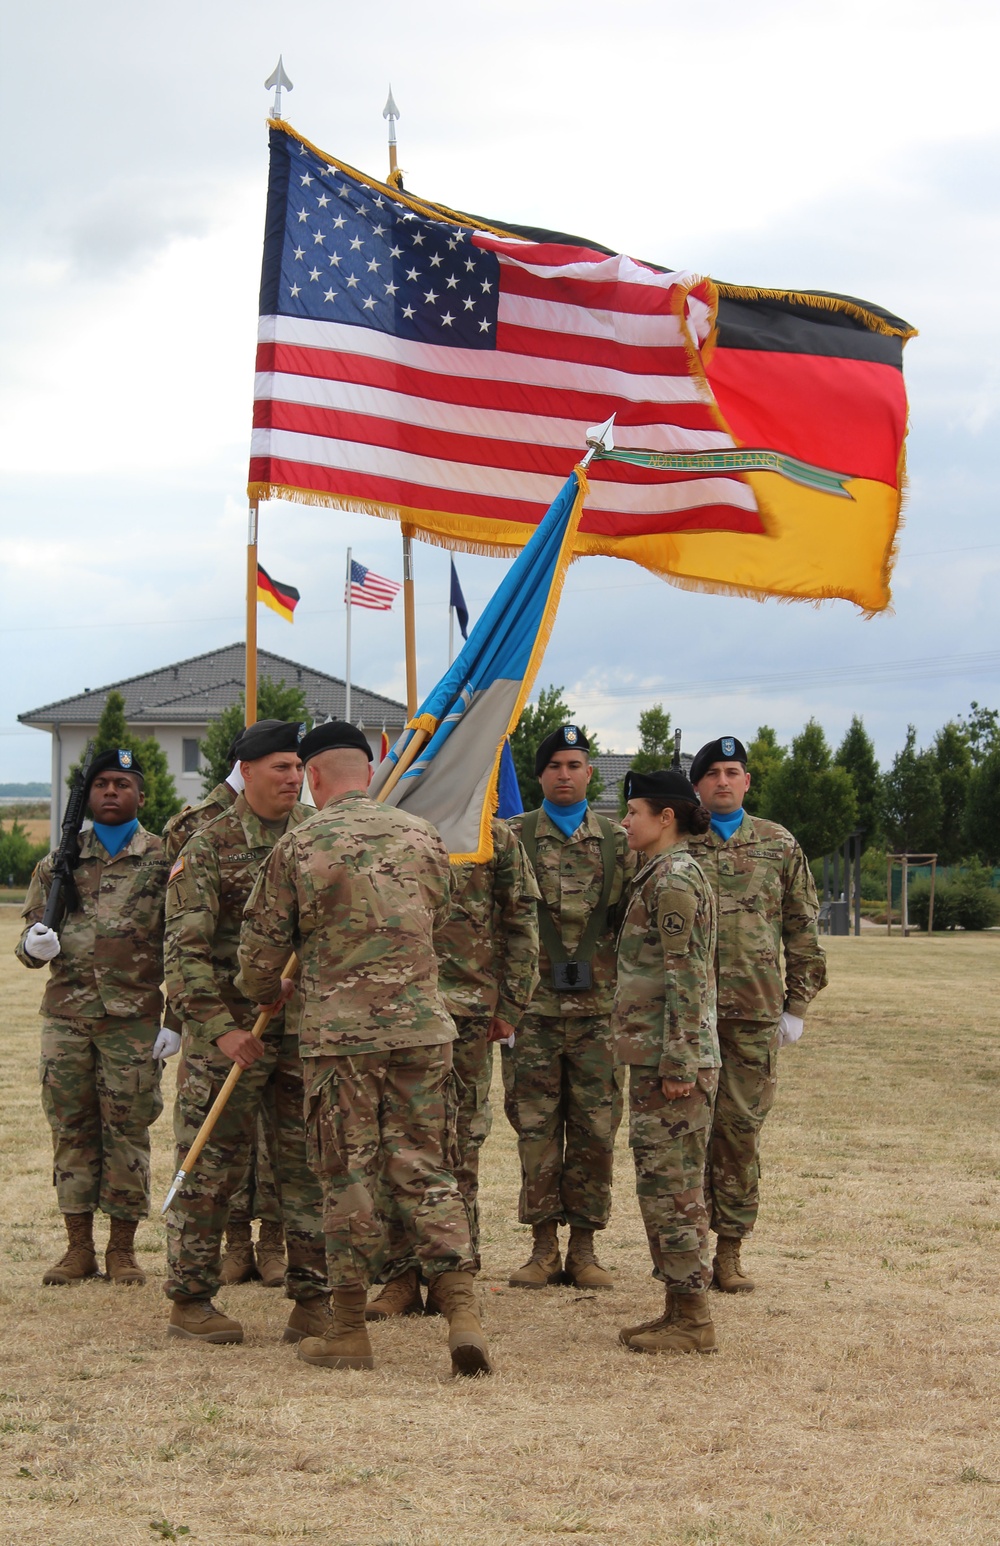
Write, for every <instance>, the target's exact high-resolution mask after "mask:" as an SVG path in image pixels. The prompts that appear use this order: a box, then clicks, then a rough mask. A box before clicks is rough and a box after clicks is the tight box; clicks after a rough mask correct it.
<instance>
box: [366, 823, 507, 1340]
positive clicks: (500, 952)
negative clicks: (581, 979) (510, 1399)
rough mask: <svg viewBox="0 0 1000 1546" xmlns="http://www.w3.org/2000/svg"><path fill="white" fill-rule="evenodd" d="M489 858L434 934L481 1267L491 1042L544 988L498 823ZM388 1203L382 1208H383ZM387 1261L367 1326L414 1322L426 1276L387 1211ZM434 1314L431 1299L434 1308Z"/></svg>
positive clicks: (464, 1177)
mask: <svg viewBox="0 0 1000 1546" xmlns="http://www.w3.org/2000/svg"><path fill="white" fill-rule="evenodd" d="M492 832H493V857H492V858H491V859H487V860H486V861H485V863H483V864H453V865H452V867H451V912H450V914H449V917H448V922H447V923H446V924H445V926H444V928H443V929H439V930H437V931H436V932H435V936H434V942H435V947H436V949H437V953H438V987H439V988H440V990H441V994H442V997H443V998H444V1003H445V1008H446V1009H447V1010H448V1013H449V1014H450V1015H451V1016H452V1018H453V1019H454V1021H455V1026H456V1029H457V1031H458V1035H457V1037H456V1039H455V1042H454V1043H453V1047H452V1051H453V1056H454V1070H455V1074H456V1075H457V1080H456V1082H457V1086H458V1112H457V1117H456V1121H457V1140H458V1162H457V1166H456V1170H455V1179H456V1180H457V1182H458V1189H459V1191H460V1192H461V1193H462V1196H463V1197H464V1198H465V1205H466V1207H467V1208H468V1211H469V1226H470V1229H471V1231H472V1247H473V1251H474V1253H475V1258H476V1267H477V1269H478V1268H479V1266H480V1259H479V1202H478V1192H479V1151H480V1149H481V1148H482V1146H483V1144H484V1143H485V1142H486V1139H487V1137H488V1135H489V1131H490V1125H491V1121H492V1115H491V1112H490V1080H491V1078H492V1074H493V1043H494V1042H498V1041H507V1039H508V1038H509V1037H512V1036H514V1035H515V1033H516V1030H517V1027H518V1026H519V1025H520V1023H521V1019H522V1017H523V1015H524V1012H525V1010H526V1009H527V1007H528V1004H529V1002H530V999H531V995H532V992H533V991H534V989H535V986H536V984H537V982H538V916H537V908H536V903H537V899H538V886H537V885H536V884H535V877H534V875H533V873H532V870H531V866H530V865H529V863H528V860H527V857H526V855H525V852H524V849H523V848H522V847H521V845H520V843H519V842H518V841H517V838H516V837H515V836H514V835H513V833H512V832H511V830H510V828H509V827H508V826H507V825H506V823H505V822H503V821H500V820H498V819H497V818H496V817H494V818H493V823H492ZM381 1203H382V1199H380V1204H381ZM382 1211H384V1212H386V1213H387V1214H388V1215H389V1255H388V1261H387V1264H386V1267H385V1268H384V1270H383V1273H382V1276H383V1277H384V1278H385V1279H386V1284H385V1287H384V1288H383V1290H382V1292H381V1293H380V1294H379V1296H378V1298H377V1299H375V1300H373V1301H372V1303H371V1304H370V1305H369V1306H368V1308H367V1311H366V1312H365V1313H366V1315H367V1317H368V1319H369V1320H381V1319H384V1318H385V1317H386V1316H388V1315H411V1314H418V1313H419V1312H420V1310H422V1309H423V1305H422V1303H421V1298H420V1273H419V1268H418V1266H417V1262H416V1259H415V1258H414V1257H413V1256H412V1253H410V1252H409V1251H408V1249H407V1242H406V1239H405V1236H404V1235H403V1233H402V1230H401V1227H400V1224H399V1220H398V1219H397V1218H396V1217H395V1215H394V1214H393V1213H392V1212H391V1210H390V1209H389V1208H388V1207H387V1206H383V1210H382ZM427 1307H428V1309H429V1310H433V1309H434V1308H435V1305H434V1303H433V1299H432V1298H429V1300H428V1306H427Z"/></svg>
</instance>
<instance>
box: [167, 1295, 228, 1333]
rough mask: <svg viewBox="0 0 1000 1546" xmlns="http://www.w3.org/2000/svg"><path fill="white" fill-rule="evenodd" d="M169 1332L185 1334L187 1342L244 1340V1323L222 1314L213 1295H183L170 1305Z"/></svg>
mask: <svg viewBox="0 0 1000 1546" xmlns="http://www.w3.org/2000/svg"><path fill="white" fill-rule="evenodd" d="M167 1336H168V1337H182V1338H183V1339H184V1341H186V1342H242V1341H243V1327H242V1326H241V1325H240V1323H239V1321H234V1320H231V1319H230V1317H229V1316H228V1315H223V1313H222V1311H221V1310H220V1309H219V1307H218V1305H214V1304H213V1303H212V1301H211V1300H210V1299H187V1298H183V1299H175V1300H174V1302H173V1304H172V1305H171V1307H170V1320H169V1321H168V1322H167Z"/></svg>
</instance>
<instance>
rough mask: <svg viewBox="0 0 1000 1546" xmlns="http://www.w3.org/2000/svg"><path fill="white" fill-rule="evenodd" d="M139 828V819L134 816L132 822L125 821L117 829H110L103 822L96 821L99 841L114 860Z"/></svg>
mask: <svg viewBox="0 0 1000 1546" xmlns="http://www.w3.org/2000/svg"><path fill="white" fill-rule="evenodd" d="M138 826H139V821H138V818H137V817H136V816H133V817H132V820H131V821H123V822H122V823H121V824H120V825H119V826H117V827H109V826H107V825H106V823H105V822H103V821H95V822H94V831H95V832H96V833H97V837H98V841H99V842H101V843H103V844H104V846H105V848H106V849H107V850H108V853H109V854H110V855H111V857H112V859H114V858H115V857H116V856H117V855H118V854H120V853H121V851H122V849H123V848H124V847H125V844H126V843H127V842H128V841H129V839H130V838H131V836H132V834H133V832H135V831H136V830H137V828H138Z"/></svg>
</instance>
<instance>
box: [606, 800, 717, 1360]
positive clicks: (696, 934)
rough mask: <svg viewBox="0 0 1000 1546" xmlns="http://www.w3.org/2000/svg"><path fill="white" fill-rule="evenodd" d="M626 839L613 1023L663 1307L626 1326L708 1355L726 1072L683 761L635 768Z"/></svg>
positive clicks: (637, 1340)
mask: <svg viewBox="0 0 1000 1546" xmlns="http://www.w3.org/2000/svg"><path fill="white" fill-rule="evenodd" d="M625 799H626V801H627V802H628V811H627V814H626V816H625V823H624V824H625V829H626V831H627V832H628V841H629V847H630V848H631V849H632V850H633V851H634V852H637V853H640V854H641V855H642V866H641V868H640V870H639V873H638V875H637V876H636V878H635V881H634V883H633V885H632V889H631V892H630V894H629V902H628V911H627V912H626V914H625V919H624V922H623V923H622V927H621V932H620V934H619V937H618V986H617V988H616V990H615V1009H614V1015H613V1017H612V1022H611V1025H612V1030H613V1031H614V1036H615V1052H616V1054H617V1056H618V1059H619V1061H620V1062H622V1063H625V1064H627V1065H628V1070H629V1144H630V1146H631V1148H632V1154H633V1157H634V1159H635V1180H636V1194H637V1196H638V1199H639V1209H640V1212H641V1213H642V1221H643V1223H644V1224H645V1226H646V1238H647V1239H648V1241H649V1250H650V1255H651V1256H652V1258H653V1276H654V1277H656V1278H659V1280H660V1282H661V1283H663V1284H664V1286H665V1289H666V1305H665V1308H664V1313H663V1315H662V1316H660V1317H658V1318H657V1319H656V1320H653V1321H646V1322H645V1323H644V1324H642V1325H640V1326H626V1327H625V1328H624V1329H623V1330H622V1331H621V1333H620V1334H619V1340H620V1341H621V1342H622V1344H623V1345H624V1346H625V1347H627V1348H629V1349H631V1351H632V1352H637V1353H691V1352H698V1353H708V1352H711V1351H712V1350H713V1349H714V1347H715V1328H714V1326H713V1325H712V1315H711V1311H710V1310H709V1306H708V1286H709V1284H710V1282H711V1280H712V1269H711V1267H710V1265H709V1249H708V1208H707V1206H706V1203H705V1154H706V1149H707V1145H708V1134H709V1127H710V1125H711V1121H712V1106H713V1103H714V1099H715V1089H716V1085H717V1083H718V1077H719V1073H718V1070H719V1042H718V1037H717V1036H716V1030H715V899H714V897H713V896H712V891H711V888H710V886H709V884H708V882H707V880H706V879H705V876H704V874H703V873H702V870H701V869H700V867H699V865H698V863H697V861H696V860H695V859H693V858H692V857H691V854H690V853H689V852H688V850H687V847H686V839H687V836H688V834H691V833H697V832H703V831H704V830H705V829H706V828H707V826H708V822H709V816H708V812H707V811H706V810H705V807H704V806H702V805H699V804H698V797H697V795H696V794H695V792H694V789H693V788H692V787H691V785H690V784H689V783H688V780H687V779H686V778H685V777H684V774H683V773H681V772H679V771H670V772H666V771H664V772H658V773H647V774H643V773H633V772H629V773H628V774H627V776H626V779H625Z"/></svg>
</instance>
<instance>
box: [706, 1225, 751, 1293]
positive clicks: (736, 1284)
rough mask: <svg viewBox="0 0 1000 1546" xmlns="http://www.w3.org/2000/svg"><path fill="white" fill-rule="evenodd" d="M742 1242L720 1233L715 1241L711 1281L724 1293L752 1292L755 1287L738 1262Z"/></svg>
mask: <svg viewBox="0 0 1000 1546" xmlns="http://www.w3.org/2000/svg"><path fill="white" fill-rule="evenodd" d="M742 1244H743V1242H742V1240H733V1239H730V1238H729V1236H727V1235H720V1236H719V1238H718V1240H717V1241H716V1245H715V1256H714V1258H713V1260H712V1281H713V1282H714V1284H715V1286H716V1288H721V1290H722V1292H723V1293H724V1294H752V1293H753V1291H754V1289H755V1288H756V1287H757V1285H756V1283H755V1282H754V1280H753V1278H752V1277H750V1275H749V1273H746V1272H744V1271H743V1267H742V1265H741V1263H740V1246H741V1245H742Z"/></svg>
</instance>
